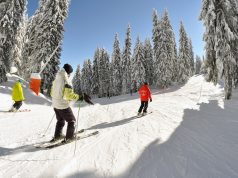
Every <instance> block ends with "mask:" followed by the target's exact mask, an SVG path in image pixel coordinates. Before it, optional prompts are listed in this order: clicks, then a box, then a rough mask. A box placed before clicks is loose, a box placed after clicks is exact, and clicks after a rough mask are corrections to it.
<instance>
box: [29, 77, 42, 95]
mask: <svg viewBox="0 0 238 178" xmlns="http://www.w3.org/2000/svg"><path fill="white" fill-rule="evenodd" d="M40 85H41V77H40V74H39V73H32V74H31V79H30V89H31V90H32V91H33V92H34V93H35V94H36V95H37V96H38V95H39V93H40Z"/></svg>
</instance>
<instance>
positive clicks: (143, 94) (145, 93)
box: [138, 82, 152, 116]
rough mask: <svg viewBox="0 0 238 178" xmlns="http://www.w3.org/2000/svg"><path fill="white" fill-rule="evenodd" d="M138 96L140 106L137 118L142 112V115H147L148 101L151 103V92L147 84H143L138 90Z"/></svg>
mask: <svg viewBox="0 0 238 178" xmlns="http://www.w3.org/2000/svg"><path fill="white" fill-rule="evenodd" d="M139 94H140V99H141V105H140V108H139V110H138V116H141V112H142V110H143V113H142V115H145V114H146V113H147V108H148V101H149V100H150V102H152V97H151V92H150V88H149V86H148V83H147V82H144V85H143V86H142V87H141V88H140V89H139Z"/></svg>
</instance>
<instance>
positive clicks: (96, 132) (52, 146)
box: [44, 131, 99, 149]
mask: <svg viewBox="0 0 238 178" xmlns="http://www.w3.org/2000/svg"><path fill="white" fill-rule="evenodd" d="M98 133H99V132H98V131H95V132H92V133H89V134H85V135H82V136H78V137H77V136H76V141H77V140H81V139H84V138H88V137H91V136H93V135H97V134H98ZM74 141H75V139H72V140H71V141H68V142H57V143H55V144H51V145H48V146H46V147H44V148H45V149H52V148H55V147H59V146H62V145H66V144H69V143H72V142H74Z"/></svg>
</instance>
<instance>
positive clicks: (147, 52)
mask: <svg viewBox="0 0 238 178" xmlns="http://www.w3.org/2000/svg"><path fill="white" fill-rule="evenodd" d="M144 60H145V62H144V63H145V81H147V82H148V83H149V84H150V85H152V84H153V80H154V78H153V77H154V75H153V72H154V59H153V49H152V45H151V43H150V39H149V38H147V39H146V40H145V42H144Z"/></svg>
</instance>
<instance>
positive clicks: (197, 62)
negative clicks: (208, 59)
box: [195, 55, 202, 74]
mask: <svg viewBox="0 0 238 178" xmlns="http://www.w3.org/2000/svg"><path fill="white" fill-rule="evenodd" d="M201 66H202V61H201V58H200V57H199V56H198V55H196V65H195V74H200V70H201Z"/></svg>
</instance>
